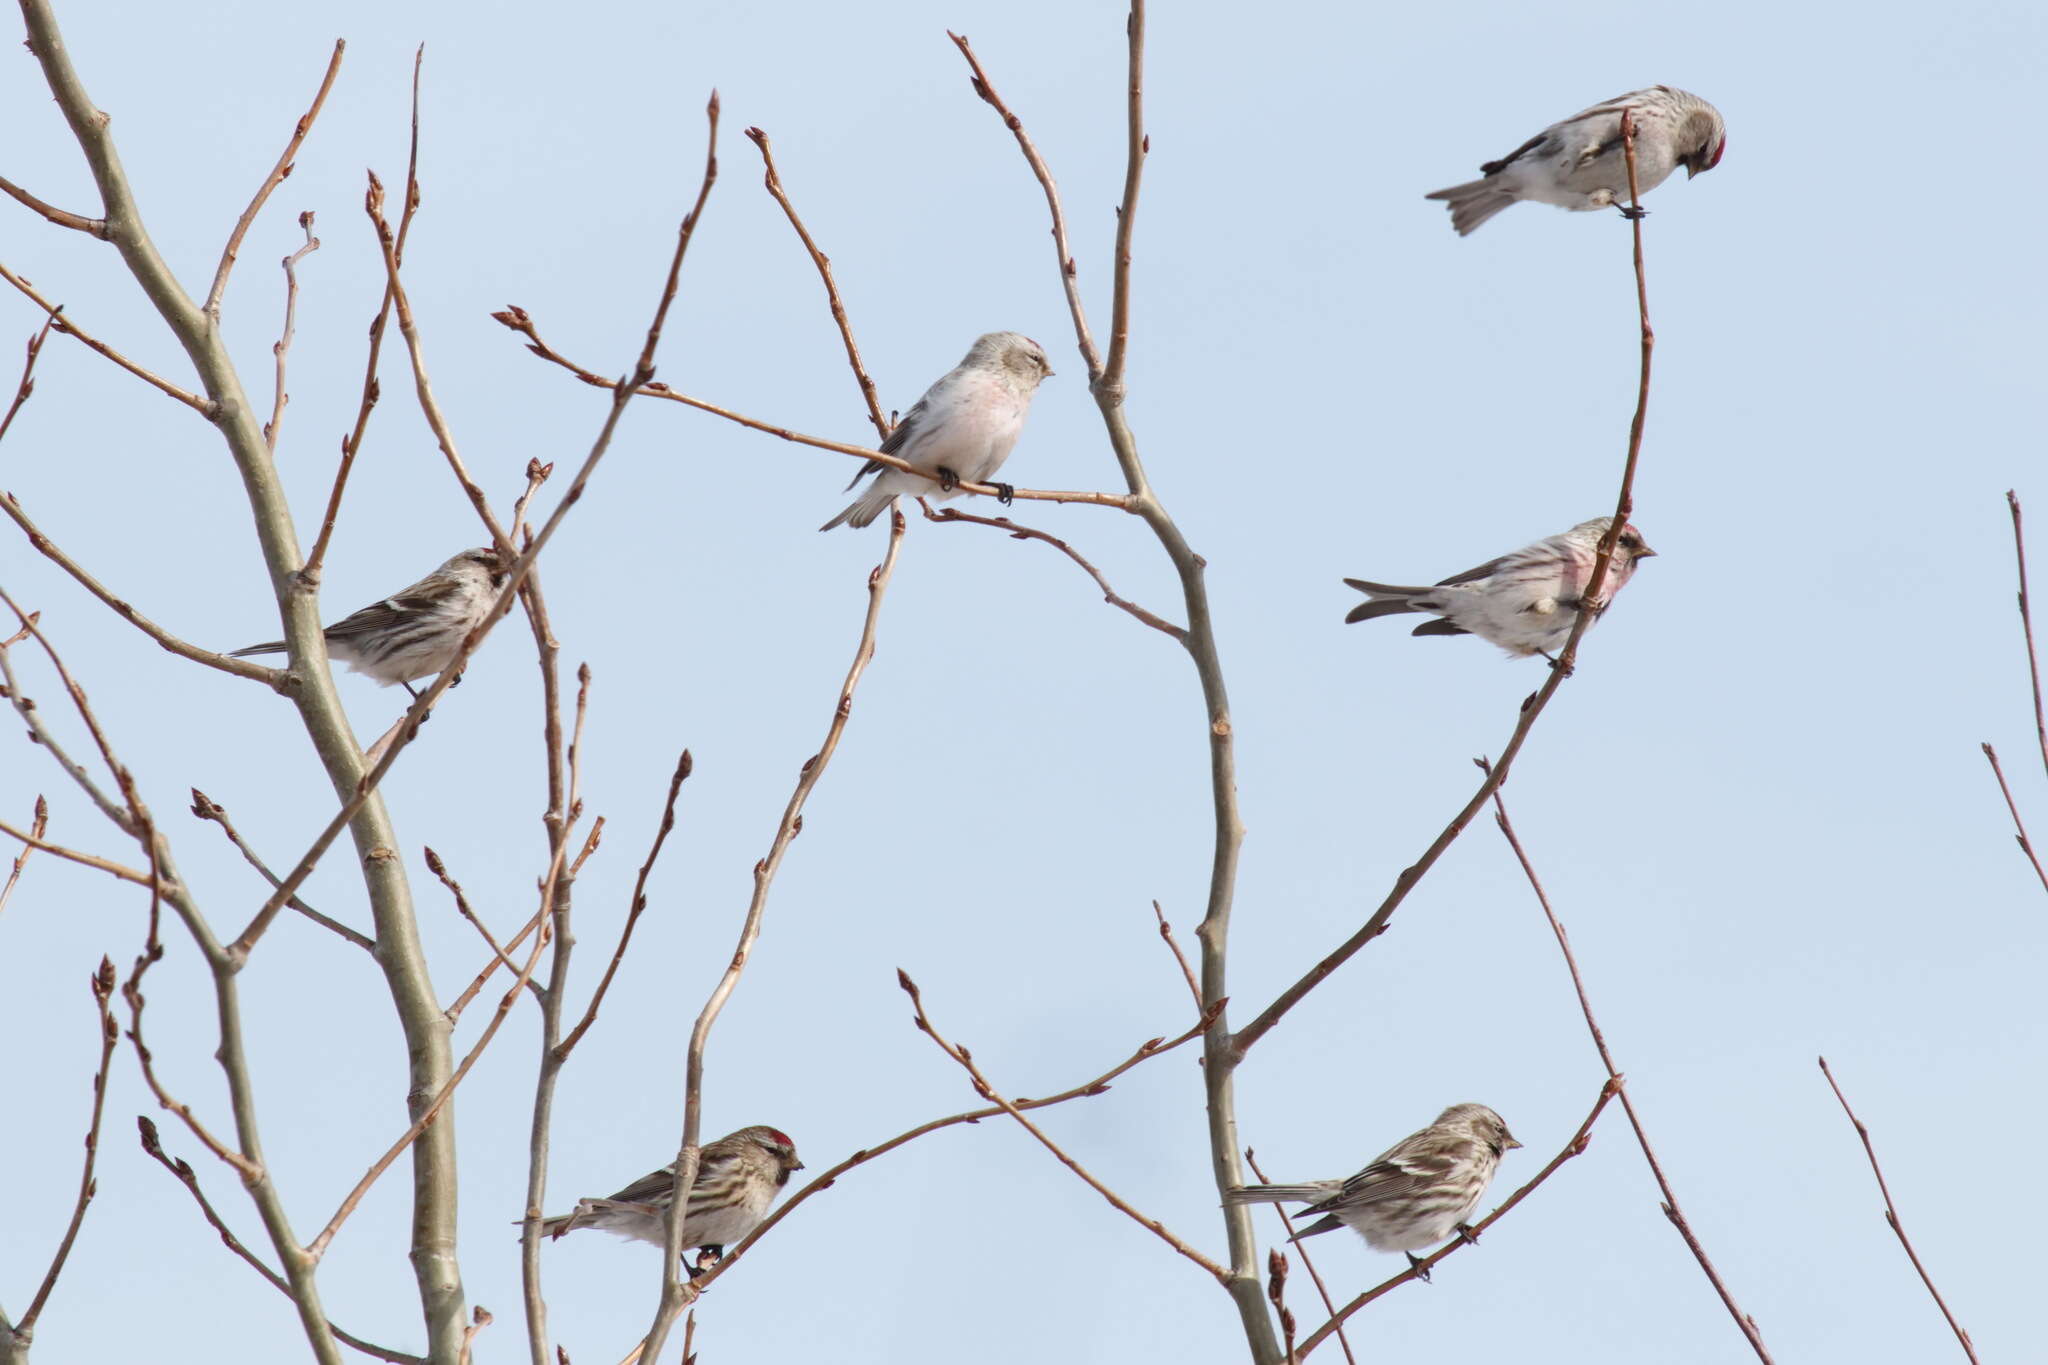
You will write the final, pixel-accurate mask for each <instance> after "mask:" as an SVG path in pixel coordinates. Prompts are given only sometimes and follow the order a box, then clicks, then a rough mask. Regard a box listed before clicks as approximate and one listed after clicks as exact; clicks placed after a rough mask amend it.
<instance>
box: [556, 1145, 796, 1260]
mask: <svg viewBox="0 0 2048 1365" xmlns="http://www.w3.org/2000/svg"><path fill="white" fill-rule="evenodd" d="M803 1168H804V1163H803V1162H801V1161H798V1160H797V1159H796V1144H795V1143H794V1142H792V1141H790V1138H789V1135H788V1134H787V1133H784V1132H782V1131H781V1130H780V1129H776V1128H768V1127H764V1126H762V1125H759V1124H757V1125H755V1126H754V1127H752V1128H742V1129H740V1130H739V1131H738V1132H737V1133H731V1134H728V1135H727V1136H725V1137H722V1138H720V1139H719V1140H718V1141H716V1142H707V1143H705V1144H704V1146H703V1149H702V1150H701V1152H700V1153H699V1155H698V1158H697V1181H696V1183H695V1184H693V1185H691V1186H690V1197H689V1200H688V1202H687V1203H685V1205H684V1206H683V1245H684V1246H686V1247H689V1246H693V1247H700V1248H702V1249H704V1250H706V1251H709V1252H710V1253H711V1254H712V1256H714V1257H719V1256H723V1255H724V1254H725V1248H726V1246H727V1244H729V1243H732V1242H737V1241H739V1240H740V1239H741V1238H742V1237H745V1236H746V1235H747V1234H748V1233H750V1232H752V1231H753V1230H754V1229H755V1228H756V1227H758V1226H760V1223H761V1220H762V1219H763V1218H765V1217H767V1216H768V1206H769V1205H770V1204H772V1203H774V1202H775V1196H776V1194H777V1193H778V1192H779V1191H780V1190H781V1189H782V1188H783V1187H784V1186H785V1185H787V1184H789V1177H790V1173H791V1172H793V1171H800V1170H802V1169H803ZM675 1179H676V1168H675V1163H674V1162H670V1163H669V1164H668V1165H666V1166H664V1167H662V1168H661V1169H660V1170H658V1171H654V1172H652V1173H650V1174H648V1175H643V1176H641V1177H640V1178H639V1179H638V1180H636V1181H634V1182H633V1183H632V1184H630V1185H628V1186H626V1188H625V1189H623V1190H620V1191H619V1192H618V1193H617V1194H615V1195H612V1196H611V1197H610V1198H609V1199H583V1200H579V1201H577V1204H576V1210H575V1212H573V1213H565V1214H562V1215H560V1216H559V1217H555V1218H548V1219H543V1220H542V1222H541V1225H540V1230H541V1231H542V1232H543V1233H545V1234H547V1235H548V1236H549V1237H560V1236H562V1235H563V1234H564V1233H569V1232H574V1231H575V1230H576V1229H578V1228H603V1229H604V1230H605V1231H606V1232H612V1233H617V1234H618V1235H619V1236H621V1237H629V1238H632V1239H634V1240H635V1241H641V1242H652V1243H654V1244H655V1245H656V1246H660V1245H662V1243H663V1241H664V1239H665V1237H666V1232H665V1230H664V1228H663V1226H662V1219H663V1218H664V1217H665V1216H666V1215H667V1213H668V1210H669V1206H670V1204H671V1203H672V1202H673V1192H674V1189H675Z"/></svg>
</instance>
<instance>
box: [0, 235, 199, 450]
mask: <svg viewBox="0 0 2048 1365" xmlns="http://www.w3.org/2000/svg"><path fill="white" fill-rule="evenodd" d="M0 280H5V281H7V282H8V283H9V284H11V285H13V286H14V287H15V288H16V289H19V290H20V291H21V292H22V293H23V294H26V295H27V296H28V299H29V301H30V302H31V303H33V304H35V305H36V307H38V308H40V309H42V310H43V311H44V312H45V313H47V314H49V316H50V319H51V321H52V322H53V323H54V324H55V325H56V328H57V330H58V331H60V332H62V333H63V334H64V335H65V336H68V337H75V338H77V340H78V342H79V344H80V345H82V346H84V347H85V348H86V349H87V350H89V351H97V352H99V353H100V354H101V355H103V356H105V357H106V358H107V359H108V360H111V361H113V362H114V363H115V364H116V365H118V366H120V367H121V368H122V369H124V370H126V371H128V373H130V374H132V375H134V376H135V377H136V378H137V379H140V380H141V381H142V382H143V383H145V384H148V385H149V386H150V387H151V388H153V389H156V390H157V391H158V392H160V393H166V394H169V395H170V396H171V397H173V398H175V399H177V400H178V401H179V402H180V403H183V404H184V405H185V406H187V407H189V408H191V409H193V410H194V411H195V412H197V413H198V414H199V415H200V416H202V417H204V418H206V420H208V421H209V422H210V421H212V420H213V417H214V413H215V411H216V408H215V406H214V404H213V402H212V401H211V400H209V399H205V398H201V397H200V396H199V395H198V394H196V393H187V392H186V391H185V390H183V389H181V388H179V387H178V386H177V385H176V384H173V383H172V382H171V381H170V380H168V379H165V378H163V377H162V376H160V375H157V374H153V373H151V372H150V371H148V370H145V369H143V368H142V366H140V365H138V364H136V363H135V362H134V361H132V360H130V359H129V358H128V357H127V356H125V355H122V354H121V353H120V352H119V351H117V350H115V349H114V348H113V347H111V346H109V345H107V343H106V342H104V341H101V340H99V339H98V338H96V337H93V336H90V335H88V334H87V333H85V332H84V331H82V330H80V328H79V326H78V324H77V323H75V322H73V321H72V320H71V319H70V318H68V317H65V316H62V314H63V312H64V305H63V304H61V303H51V302H50V301H49V300H48V299H46V298H44V297H43V296H42V295H41V294H39V293H37V292H36V287H35V286H34V285H33V284H31V283H29V281H28V278H27V277H26V276H24V275H17V274H15V273H14V272H13V271H12V270H9V269H8V268H7V267H6V266H4V265H0Z"/></svg>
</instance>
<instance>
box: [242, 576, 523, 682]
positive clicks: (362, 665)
mask: <svg viewBox="0 0 2048 1365" xmlns="http://www.w3.org/2000/svg"><path fill="white" fill-rule="evenodd" d="M509 568H510V566H509V565H507V564H506V563H505V562H504V561H503V560H502V559H500V558H499V557H498V552H497V551H496V550H493V549H492V548H491V547H489V546H488V545H486V546H483V547H481V548H479V549H475V550H464V551H463V552H462V553H461V554H459V555H457V556H455V558H453V559H451V560H449V561H448V562H447V563H445V564H443V565H442V566H441V567H440V568H438V569H436V570H434V571H433V572H432V573H430V574H428V575H427V576H426V577H425V578H422V579H421V580H420V581H419V582H417V583H415V584H413V585H412V586H411V587H409V588H407V589H405V590H404V591H402V592H398V593H394V594H392V595H391V596H390V597H387V598H385V599H384V600H383V601H381V602H375V603H372V604H371V605H369V606H367V607H364V608H363V609H362V610H361V611H359V612H356V613H355V614H354V615H352V616H348V617H344V618H343V619H342V620H340V621H337V622H335V623H334V624H333V625H331V626H329V627H328V628H327V629H326V631H325V632H324V633H325V635H326V636H327V653H328V654H329V655H330V656H331V657H333V658H335V659H338V660H340V661H341V662H342V663H345V664H347V665H348V666H349V671H350V672H352V673H366V674H368V675H369V676H370V677H372V678H375V679H376V680H377V682H378V684H379V685H380V686H383V687H389V686H391V684H393V683H402V684H403V685H404V687H405V690H406V691H408V692H412V693H413V695H414V696H418V695H419V693H418V692H414V691H413V686H412V685H413V681H414V680H415V679H418V678H431V677H434V676H435V675H437V674H439V673H440V672H442V671H443V670H444V669H446V668H447V667H448V665H450V664H452V663H454V662H455V656H456V655H457V654H459V653H461V652H462V641H463V639H464V638H465V637H466V636H468V634H469V632H470V631H472V630H474V629H475V628H476V626H477V624H478V623H479V622H481V621H482V620H483V619H484V616H485V614H486V613H488V612H489V611H490V609H491V603H492V602H493V601H495V600H496V599H497V596H498V593H499V591H500V590H501V589H503V588H504V586H505V575H506V573H507V571H508V570H509ZM284 652H285V647H284V641H282V640H272V641H270V642H268V643H267V644H260V645H250V646H249V647H248V648H247V649H238V650H236V651H234V655H233V657H234V658H237V659H241V658H246V657H248V656H249V655H251V654H282V653H284Z"/></svg>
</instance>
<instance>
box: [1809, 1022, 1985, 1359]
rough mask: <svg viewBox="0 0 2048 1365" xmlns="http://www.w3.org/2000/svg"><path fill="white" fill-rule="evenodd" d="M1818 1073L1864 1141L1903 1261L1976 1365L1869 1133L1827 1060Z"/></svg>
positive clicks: (1973, 1349) (1967, 1336) (1967, 1338)
mask: <svg viewBox="0 0 2048 1365" xmlns="http://www.w3.org/2000/svg"><path fill="white" fill-rule="evenodd" d="M1820 1071H1821V1074H1822V1075H1823V1076H1826V1077H1827V1078H1828V1088H1829V1089H1830V1090H1833V1091H1834V1092H1835V1098H1836V1099H1837V1100H1839V1101H1841V1104H1842V1112H1843V1113H1845V1114H1847V1115H1848V1116H1849V1122H1850V1123H1853V1124H1854V1125H1856V1136H1857V1137H1859V1138H1861V1139H1863V1154H1864V1155H1865V1156H1867V1157H1869V1158H1870V1173H1871V1174H1872V1175H1874V1176H1876V1177H1877V1190H1878V1193H1879V1194H1882V1195H1883V1196H1884V1221H1885V1222H1886V1223H1888V1224H1890V1225H1891V1230H1892V1232H1893V1233H1895V1234H1896V1235H1897V1236H1898V1239H1899V1245H1900V1246H1902V1247H1904V1248H1905V1249H1906V1259H1907V1260H1909V1261H1911V1262H1912V1263H1913V1269H1914V1270H1915V1271H1916V1272H1918V1274H1919V1276H1920V1283H1922V1284H1924V1285H1926V1286H1927V1292H1928V1293H1929V1294H1931V1295H1933V1296H1934V1305H1935V1307H1937V1308H1939V1309H1940V1310H1941V1315H1942V1317H1944V1318H1946V1319H1948V1329H1949V1330H1950V1331H1951V1332H1954V1333H1955V1334H1956V1340H1957V1341H1959V1342H1961V1343H1962V1344H1963V1354H1964V1355H1966V1356H1968V1357H1969V1358H1970V1361H1971V1365H1976V1360H1977V1348H1976V1347H1974V1346H1972V1345H1971V1344H1970V1334H1969V1333H1968V1332H1966V1331H1964V1330H1963V1325H1962V1324H1961V1323H1960V1322H1957V1321H1956V1315H1955V1314H1954V1313H1951V1312H1949V1310H1948V1300H1946V1299H1944V1298H1942V1297H1941V1291H1940V1290H1939V1289H1936V1288H1935V1287H1934V1279H1933V1277H1932V1276H1930V1275H1929V1274H1928V1273H1927V1267H1926V1266H1924V1265H1922V1264H1920V1253H1919V1252H1917V1251H1915V1250H1913V1242H1912V1239H1910V1238H1909V1237H1907V1236H1906V1227H1905V1224H1903V1223H1901V1222H1900V1221H1899V1208H1898V1205H1896V1204H1894V1203H1892V1191H1891V1186H1889V1185H1887V1184H1886V1183H1885V1179H1884V1168H1883V1167H1882V1166H1879V1165H1878V1164H1877V1149H1876V1148H1875V1147H1873V1146H1871V1145H1870V1129H1868V1128H1866V1127H1865V1126H1864V1125H1863V1120H1862V1119H1859V1118H1857V1117H1856V1111H1855V1110H1854V1109H1851V1108H1850V1107H1849V1097H1848V1096H1847V1095H1844V1094H1843V1093H1842V1087H1841V1086H1840V1085H1838V1084H1836V1082H1835V1073H1834V1072H1833V1071H1830V1070H1829V1069H1828V1059H1827V1058H1825V1057H1823V1058H1821V1059H1820Z"/></svg>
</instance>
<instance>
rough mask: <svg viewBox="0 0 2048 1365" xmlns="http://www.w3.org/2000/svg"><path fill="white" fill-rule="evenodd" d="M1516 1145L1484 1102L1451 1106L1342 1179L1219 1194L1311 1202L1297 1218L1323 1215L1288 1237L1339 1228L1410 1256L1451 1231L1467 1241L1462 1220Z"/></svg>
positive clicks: (1249, 1200) (1248, 1200)
mask: <svg viewBox="0 0 2048 1365" xmlns="http://www.w3.org/2000/svg"><path fill="white" fill-rule="evenodd" d="M1521 1145H1522V1144H1521V1143H1519V1142H1517V1141H1515V1137H1514V1134H1512V1133H1510V1132H1509V1131H1508V1126H1507V1124H1506V1123H1505V1122H1503V1121H1502V1119H1501V1116H1500V1115H1499V1114H1496V1113H1494V1112H1493V1111H1492V1110H1491V1109H1488V1108H1487V1107H1486V1106H1485V1105H1483V1104H1454V1105H1452V1106H1451V1107H1450V1108H1448V1109H1446V1110H1444V1112H1443V1113H1441V1114H1438V1115H1437V1116H1436V1122H1435V1123H1432V1124H1430V1125H1429V1127H1427V1128H1425V1129H1423V1130H1422V1131H1421V1132H1419V1133H1411V1134H1410V1135H1409V1136H1407V1137H1405V1138H1402V1139H1401V1140H1400V1141H1399V1142H1397V1143H1395V1144H1394V1145H1393V1146H1392V1147H1389V1148H1388V1149H1387V1150H1386V1151H1384V1152H1381V1153H1380V1154H1379V1155H1378V1156H1376V1157H1374V1158H1373V1159H1372V1160H1371V1161H1370V1162H1368V1163H1366V1167H1365V1169H1364V1170H1362V1171H1360V1172H1359V1173H1358V1174H1357V1175H1354V1176H1352V1177H1351V1178H1350V1179H1349V1180H1316V1181H1311V1182H1309V1183H1307V1184H1303V1185H1248V1186H1240V1187H1239V1188H1237V1189H1233V1190H1231V1191H1230V1192H1229V1194H1228V1195H1226V1196H1225V1200H1224V1202H1226V1203H1229V1204H1277V1203H1281V1202H1283V1201H1287V1200H1293V1199H1305V1200H1310V1201H1313V1202H1311V1203H1310V1205H1309V1207H1307V1208H1305V1209H1303V1210H1301V1216H1303V1217H1306V1216H1307V1215H1309V1214H1311V1213H1320V1214H1322V1215H1323V1217H1321V1218H1319V1219H1317V1220H1316V1221H1315V1222H1313V1223H1311V1224H1309V1225H1308V1226H1307V1227H1305V1228H1303V1229H1301V1231H1299V1232H1297V1233H1295V1234H1294V1237H1293V1239H1292V1240H1294V1241H1297V1242H1298V1241H1300V1240H1301V1239H1302V1238H1304V1237H1313V1236H1315V1235H1316V1234H1317V1233H1319V1232H1330V1231H1333V1230H1335V1229H1337V1228H1340V1227H1346V1228H1350V1229H1351V1230H1352V1231H1353V1232H1355V1233H1357V1234H1358V1235H1359V1236H1361V1237H1363V1238H1365V1244H1366V1245H1367V1246H1369V1247H1371V1248H1372V1249H1373V1250H1374V1251H1405V1252H1408V1253H1410V1255H1409V1257H1408V1259H1409V1261H1410V1262H1411V1263H1418V1262H1417V1258H1416V1256H1415V1255H1414V1254H1413V1253H1414V1252H1416V1251H1419V1250H1421V1249H1422V1248H1423V1247H1426V1246H1434V1245H1435V1244H1436V1243H1438V1242H1441V1241H1443V1240H1444V1238H1446V1237H1449V1236H1450V1235H1451V1234H1452V1233H1453V1232H1455V1233H1458V1234H1459V1235H1460V1236H1464V1237H1467V1238H1469V1237H1470V1230H1469V1229H1467V1228H1466V1227H1465V1220H1466V1219H1467V1218H1469V1217H1471V1216H1472V1210H1474V1209H1476V1208H1478V1207H1479V1201H1480V1199H1482V1198H1483V1197H1485V1194H1486V1187H1487V1186H1488V1185H1490V1184H1492V1183H1493V1173H1494V1171H1495V1170H1497V1169H1499V1167H1500V1159H1501V1156H1502V1155H1503V1154H1504V1153H1505V1152H1507V1150H1508V1149H1509V1148H1511V1147H1519V1146H1521Z"/></svg>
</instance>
